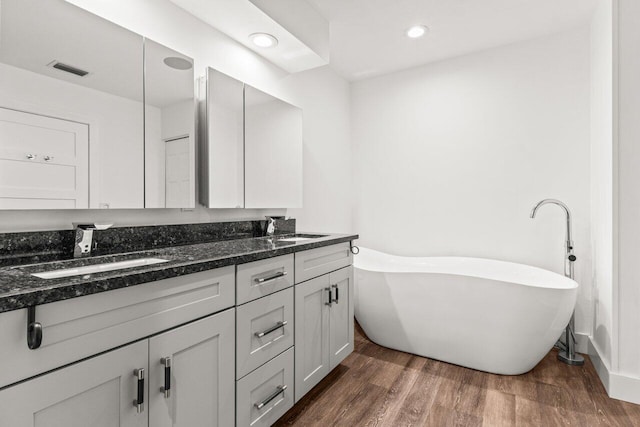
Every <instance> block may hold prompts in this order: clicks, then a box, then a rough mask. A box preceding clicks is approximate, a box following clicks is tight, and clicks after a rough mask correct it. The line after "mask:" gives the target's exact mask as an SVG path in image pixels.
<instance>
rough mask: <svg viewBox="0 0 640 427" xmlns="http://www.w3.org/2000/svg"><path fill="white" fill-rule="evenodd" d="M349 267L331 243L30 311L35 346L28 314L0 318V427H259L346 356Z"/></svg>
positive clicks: (349, 316)
mask: <svg viewBox="0 0 640 427" xmlns="http://www.w3.org/2000/svg"><path fill="white" fill-rule="evenodd" d="M345 251H346V252H345ZM347 253H348V254H347ZM351 259H352V256H351V252H350V251H349V244H348V243H340V244H336V245H331V246H326V247H321V248H317V249H312V250H307V251H300V252H296V253H294V254H287V255H282V256H278V257H273V258H267V259H263V260H259V261H254V262H249V263H246V264H240V265H237V266H233V265H231V266H227V267H222V268H217V269H214V270H207V271H202V272H199V273H194V274H188V275H184V276H178V277H175V278H170V279H164V280H158V281H155V282H150V283H145V284H141V285H137V286H132V287H129V288H121V289H117V290H112V291H109V292H102V293H98V294H94V295H88V296H84V297H80V298H74V299H70V300H64V301H58V302H54V303H50V304H44V305H41V306H37V308H36V321H38V322H41V323H42V326H43V340H42V344H41V346H40V347H39V348H37V349H34V350H30V349H28V348H27V345H26V344H27V343H26V336H25V335H26V334H25V329H26V316H27V314H26V310H15V311H9V312H6V313H1V314H0V342H2V343H3V345H2V346H1V347H0V360H3V361H4V363H5V366H7V367H9V366H10V367H11V368H10V369H2V370H0V427H4V426H7V427H9V426H10V427H58V426H65V427H84V426H92V427H94V426H95V427H111V426H114V425H119V426H124V427H143V426H152V427H191V426H199V425H203V426H204V425H206V426H233V425H236V426H241V427H245V426H265V427H266V426H270V425H272V424H273V423H275V422H276V421H277V420H278V419H279V418H280V417H281V416H282V415H284V414H285V413H286V412H287V411H288V410H289V409H290V408H291V407H292V406H293V405H294V402H295V401H298V400H299V399H300V398H301V397H302V396H303V395H304V394H305V393H307V392H308V391H309V390H310V389H311V388H312V387H313V386H315V385H316V384H317V383H318V382H319V381H320V380H321V379H322V378H324V377H325V376H326V375H327V374H328V373H329V372H330V371H331V370H332V369H333V368H334V367H336V366H337V365H338V364H339V363H340V362H341V361H342V360H343V359H344V358H345V357H346V356H347V355H348V354H349V353H350V352H351V351H352V350H353V342H354V341H353V339H354V336H353V326H354V325H353V315H354V311H353V271H352V267H351V265H350V264H351ZM298 266H300V267H298ZM336 267H337V268H336ZM297 268H302V269H303V270H302V271H303V272H304V274H305V275H306V276H298V274H297ZM314 274H315V275H316V276H315V277H310V278H309V279H308V280H305V281H302V282H299V283H296V284H294V279H297V278H298V277H305V278H306V277H307V276H313V275H314ZM236 296H237V302H236ZM138 373H142V374H141V375H138ZM140 399H142V401H141V400H140ZM137 403H140V405H139V406H138V405H137Z"/></svg>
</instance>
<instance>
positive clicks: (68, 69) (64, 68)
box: [49, 61, 89, 77]
mask: <svg viewBox="0 0 640 427" xmlns="http://www.w3.org/2000/svg"><path fill="white" fill-rule="evenodd" d="M49 66H50V67H53V68H57V69H58V70H61V71H66V72H67V73H71V74H75V75H76V76H80V77H84V76H86V75H87V74H89V72H88V71H85V70H82V69H80V68H76V67H73V66H71V65H67V64H63V63H62V62H58V61H53V62H52V63H51V64H49Z"/></svg>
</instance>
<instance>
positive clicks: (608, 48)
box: [591, 0, 617, 367]
mask: <svg viewBox="0 0 640 427" xmlns="http://www.w3.org/2000/svg"><path fill="white" fill-rule="evenodd" d="M591 248H592V259H593V304H594V306H593V307H594V312H593V327H592V337H593V340H594V341H595V345H597V347H598V351H599V353H600V357H602V358H603V359H604V362H605V363H606V365H607V366H610V367H611V366H612V361H613V360H616V364H617V352H616V351H615V350H616V349H615V348H614V346H613V335H614V331H615V329H614V316H613V313H614V307H613V15H612V3H611V0H602V1H600V2H599V3H598V6H597V8H596V11H595V13H594V16H593V19H592V22H591ZM614 352H615V353H616V354H615V355H614Z"/></svg>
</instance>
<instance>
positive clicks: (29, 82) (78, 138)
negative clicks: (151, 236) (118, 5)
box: [0, 0, 193, 209]
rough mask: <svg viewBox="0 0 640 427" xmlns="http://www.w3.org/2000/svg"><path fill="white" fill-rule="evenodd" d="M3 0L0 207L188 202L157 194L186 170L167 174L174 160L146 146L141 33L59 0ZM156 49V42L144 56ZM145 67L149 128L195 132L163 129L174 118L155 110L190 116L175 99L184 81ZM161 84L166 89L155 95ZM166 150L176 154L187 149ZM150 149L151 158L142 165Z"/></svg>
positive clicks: (105, 206)
mask: <svg viewBox="0 0 640 427" xmlns="http://www.w3.org/2000/svg"><path fill="white" fill-rule="evenodd" d="M0 6H1V13H0V20H1V21H0V41H1V43H0V209H108V208H111V209H123V208H143V207H145V205H147V204H148V205H150V207H166V206H172V207H173V205H175V204H184V205H183V206H184V207H191V206H193V196H192V194H193V191H192V192H191V196H190V200H189V201H187V200H186V199H187V197H182V198H177V199H171V198H167V197H166V195H165V193H164V191H166V188H167V184H166V182H168V181H170V182H171V184H170V185H169V187H171V185H173V183H174V182H175V183H176V186H182V188H183V187H185V186H189V185H191V187H193V178H192V179H191V184H188V183H187V180H186V179H182V178H183V172H184V170H182V169H180V166H176V168H175V169H179V170H176V171H175V173H171V174H167V173H165V172H166V170H167V169H171V168H167V166H166V164H163V165H160V160H157V158H159V156H160V154H159V153H154V152H153V150H151V149H150V152H149V153H146V148H147V147H146V146H145V135H144V133H145V122H144V115H145V106H144V101H145V99H144V95H145V89H144V84H145V82H144V65H145V64H144V61H143V59H144V46H145V40H144V39H143V37H142V36H140V35H138V34H135V33H133V32H131V31H128V30H126V29H123V28H122V27H120V26H118V25H116V24H113V23H112V22H109V21H107V20H105V19H103V18H100V17H98V16H95V15H93V14H91V13H89V12H87V11H85V10H84V9H81V8H79V7H76V6H74V5H72V4H69V3H67V2H65V1H63V0H47V1H41V0H2V3H1V4H0ZM147 45H153V43H152V42H149V41H147ZM158 46H160V45H158ZM159 50H160V49H159V48H157V47H156V46H155V45H153V46H152V47H150V48H149V51H150V55H154V52H157V51H159ZM158 54H159V55H162V54H163V53H158ZM171 55H172V56H173V57H180V56H181V55H178V54H176V53H175V52H171ZM163 59H164V58H163ZM149 73H150V76H153V79H152V80H151V82H150V83H148V85H149V88H148V90H149V92H150V93H149V95H150V98H149V101H150V103H148V108H147V110H148V111H147V113H149V114H150V116H151V117H153V118H154V119H157V120H156V122H154V124H153V126H150V128H148V129H146V130H147V131H149V132H151V128H153V132H152V133H151V134H152V135H154V137H156V136H157V137H158V138H159V139H160V140H163V141H165V140H168V139H169V136H168V135H170V134H172V135H174V136H175V137H179V136H187V135H188V136H189V137H190V139H191V140H192V139H193V131H187V130H186V127H183V129H181V130H180V132H178V133H172V132H173V130H166V131H165V127H166V128H169V127H171V126H172V124H171V123H176V122H177V119H168V120H166V123H167V124H165V120H163V117H162V116H163V113H164V115H165V116H167V117H168V116H169V115H173V114H174V113H175V117H177V116H178V115H180V114H183V115H185V116H186V115H187V112H186V107H185V108H184V111H182V110H180V107H179V106H177V104H179V102H180V101H178V99H179V98H180V99H182V101H185V102H186V94H185V95H184V96H183V95H182V94H180V95H178V94H177V91H178V87H180V88H182V89H183V88H184V87H185V85H184V83H175V84H174V83H171V84H167V82H166V81H163V80H162V79H163V78H164V77H163V76H160V75H159V74H162V72H160V71H157V70H156V69H155V68H154V67H153V66H151V65H149ZM188 73H191V82H190V87H191V97H192V98H191V99H192V106H193V74H192V73H193V71H192V70H191V71H190V72H187V73H183V75H182V76H181V79H182V80H180V81H181V82H182V81H183V80H186V78H185V77H184V74H188ZM158 84H165V87H164V89H167V88H170V89H171V90H170V91H169V92H171V94H170V95H167V97H166V98H164V99H163V97H161V96H158V95H154V92H157V89H156V88H157V86H158ZM174 89H175V92H174ZM182 89H181V90H182ZM167 98H172V99H167ZM173 101H175V103H174V104H175V108H174V110H175V111H172V112H171V113H169V110H170V108H167V105H169V103H170V102H171V103H173ZM165 104H166V105H165ZM192 108H193V107H192ZM192 112H193V110H192ZM176 126H177V125H176ZM191 126H193V114H192V117H191ZM154 132H155V133H154ZM150 144H151V143H150ZM191 145H193V143H192V142H191ZM154 148H155V146H154ZM163 148H165V147H163ZM173 148H175V149H176V150H177V153H178V154H177V156H178V157H179V156H182V155H183V154H182V151H181V150H182V149H183V148H184V147H178V144H176V147H171V149H172V150H173ZM173 152H176V151H172V153H173ZM192 153H193V149H192ZM163 154H164V153H163ZM153 155H157V158H156V157H153ZM152 157H153V160H154V161H155V162H156V163H153V164H150V165H148V167H147V165H145V159H147V160H149V161H151V159H152ZM190 162H193V155H191V157H190ZM174 163H175V164H176V165H177V164H178V163H179V162H178V161H176V162H174ZM171 165H173V163H171ZM190 167H191V171H193V165H192V164H191V165H190ZM147 169H148V171H149V172H148V173H146V170H147ZM183 169H184V168H183ZM173 170H174V169H171V171H173ZM152 171H153V172H157V173H158V175H157V176H153V179H152V177H151V173H152ZM168 175H171V177H172V178H171V179H168V178H167V176H168ZM145 178H148V179H149V181H150V182H149V183H148V184H147V183H145ZM174 178H175V180H174V181H172V180H173V179H174ZM181 179H182V182H180V183H178V181H180V180H181ZM160 181H162V184H160V183H159V182H160ZM152 188H153V190H152ZM147 193H149V196H148V198H147V197H146V195H147ZM160 194H162V197H161V196H160ZM181 194H184V193H181ZM168 199H169V201H167V200H168Z"/></svg>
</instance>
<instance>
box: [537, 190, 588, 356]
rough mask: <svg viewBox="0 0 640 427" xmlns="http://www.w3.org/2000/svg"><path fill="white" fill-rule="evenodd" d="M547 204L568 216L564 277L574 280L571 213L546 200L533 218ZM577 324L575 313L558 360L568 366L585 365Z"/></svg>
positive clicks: (565, 206)
mask: <svg viewBox="0 0 640 427" xmlns="http://www.w3.org/2000/svg"><path fill="white" fill-rule="evenodd" d="M546 204H554V205H558V206H560V207H561V208H562V209H564V211H565V213H566V215H567V242H566V254H565V259H564V275H565V276H567V277H569V278H570V279H574V274H573V263H574V262H575V260H576V256H575V255H574V254H573V240H571V212H570V211H569V208H568V207H567V205H565V204H564V203H562V202H561V201H560V200H556V199H544V200H542V201H540V202H539V203H538V204H537V205H535V206H534V207H533V209H531V218H535V217H536V212H537V211H538V209H539V208H540V206H543V205H546ZM574 324H575V312H574V313H572V314H571V319H570V320H569V324H568V325H567V327H566V329H565V341H566V346H567V348H566V350H562V351H560V352H559V353H558V360H560V361H561V362H564V363H566V364H568V365H578V366H580V365H583V364H584V357H582V356H581V355H579V354H577V353H576V338H575V335H574V333H573V331H574Z"/></svg>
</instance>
